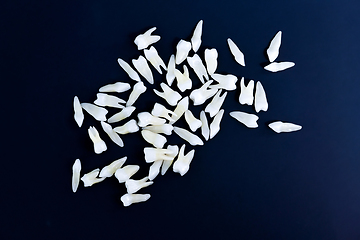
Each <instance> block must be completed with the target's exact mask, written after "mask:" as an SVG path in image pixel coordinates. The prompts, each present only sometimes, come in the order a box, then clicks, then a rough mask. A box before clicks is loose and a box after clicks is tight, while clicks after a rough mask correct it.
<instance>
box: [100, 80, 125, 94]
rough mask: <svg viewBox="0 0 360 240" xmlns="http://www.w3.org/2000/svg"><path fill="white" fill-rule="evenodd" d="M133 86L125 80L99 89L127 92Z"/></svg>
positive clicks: (101, 90)
mask: <svg viewBox="0 0 360 240" xmlns="http://www.w3.org/2000/svg"><path fill="white" fill-rule="evenodd" d="M130 88H131V86H130V84H128V83H123V82H117V83H114V84H108V85H105V86H103V87H101V88H100V89H99V92H117V93H122V92H126V91H127V90H129V89H130Z"/></svg>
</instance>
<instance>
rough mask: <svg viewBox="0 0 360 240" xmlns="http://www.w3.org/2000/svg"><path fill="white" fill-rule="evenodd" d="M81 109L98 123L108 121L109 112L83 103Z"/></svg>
mask: <svg viewBox="0 0 360 240" xmlns="http://www.w3.org/2000/svg"><path fill="white" fill-rule="evenodd" d="M81 107H82V108H83V109H84V110H85V111H86V112H88V113H89V114H90V115H91V116H93V117H94V118H95V119H96V120H98V121H106V114H107V113H108V110H106V109H105V108H102V107H98V106H96V105H94V104H91V103H81Z"/></svg>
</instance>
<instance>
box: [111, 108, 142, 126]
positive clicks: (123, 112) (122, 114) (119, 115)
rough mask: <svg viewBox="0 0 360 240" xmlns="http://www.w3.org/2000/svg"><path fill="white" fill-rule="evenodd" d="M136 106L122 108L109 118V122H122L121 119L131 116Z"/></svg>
mask: <svg viewBox="0 0 360 240" xmlns="http://www.w3.org/2000/svg"><path fill="white" fill-rule="evenodd" d="M135 109H136V107H134V106H130V107H126V108H124V109H123V110H121V111H120V112H119V113H116V114H114V115H113V116H111V117H110V118H109V120H108V122H109V123H115V122H120V121H121V120H123V119H125V118H128V117H130V115H131V114H132V113H133V112H134V111H135Z"/></svg>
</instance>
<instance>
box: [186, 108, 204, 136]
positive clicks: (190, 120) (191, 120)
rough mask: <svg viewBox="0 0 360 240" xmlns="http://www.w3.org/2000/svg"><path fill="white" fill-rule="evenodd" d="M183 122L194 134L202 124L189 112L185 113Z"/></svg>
mask: <svg viewBox="0 0 360 240" xmlns="http://www.w3.org/2000/svg"><path fill="white" fill-rule="evenodd" d="M185 120H186V122H187V124H188V125H189V127H190V129H191V131H193V132H195V131H196V130H197V129H198V128H199V127H201V125H202V122H201V121H200V120H199V119H197V118H195V117H194V114H193V113H192V112H191V111H190V110H186V112H185Z"/></svg>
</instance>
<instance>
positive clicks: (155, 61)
mask: <svg viewBox="0 0 360 240" xmlns="http://www.w3.org/2000/svg"><path fill="white" fill-rule="evenodd" d="M144 54H145V57H146V59H147V60H148V61H149V62H150V63H151V65H153V67H154V68H155V69H156V70H157V71H158V72H159V73H160V74H162V71H161V68H160V66H161V67H162V68H163V69H165V70H166V66H165V63H164V61H163V60H162V59H161V57H160V56H159V54H158V52H157V51H156V49H155V48H154V47H153V46H151V47H150V49H149V50H148V49H144Z"/></svg>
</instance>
